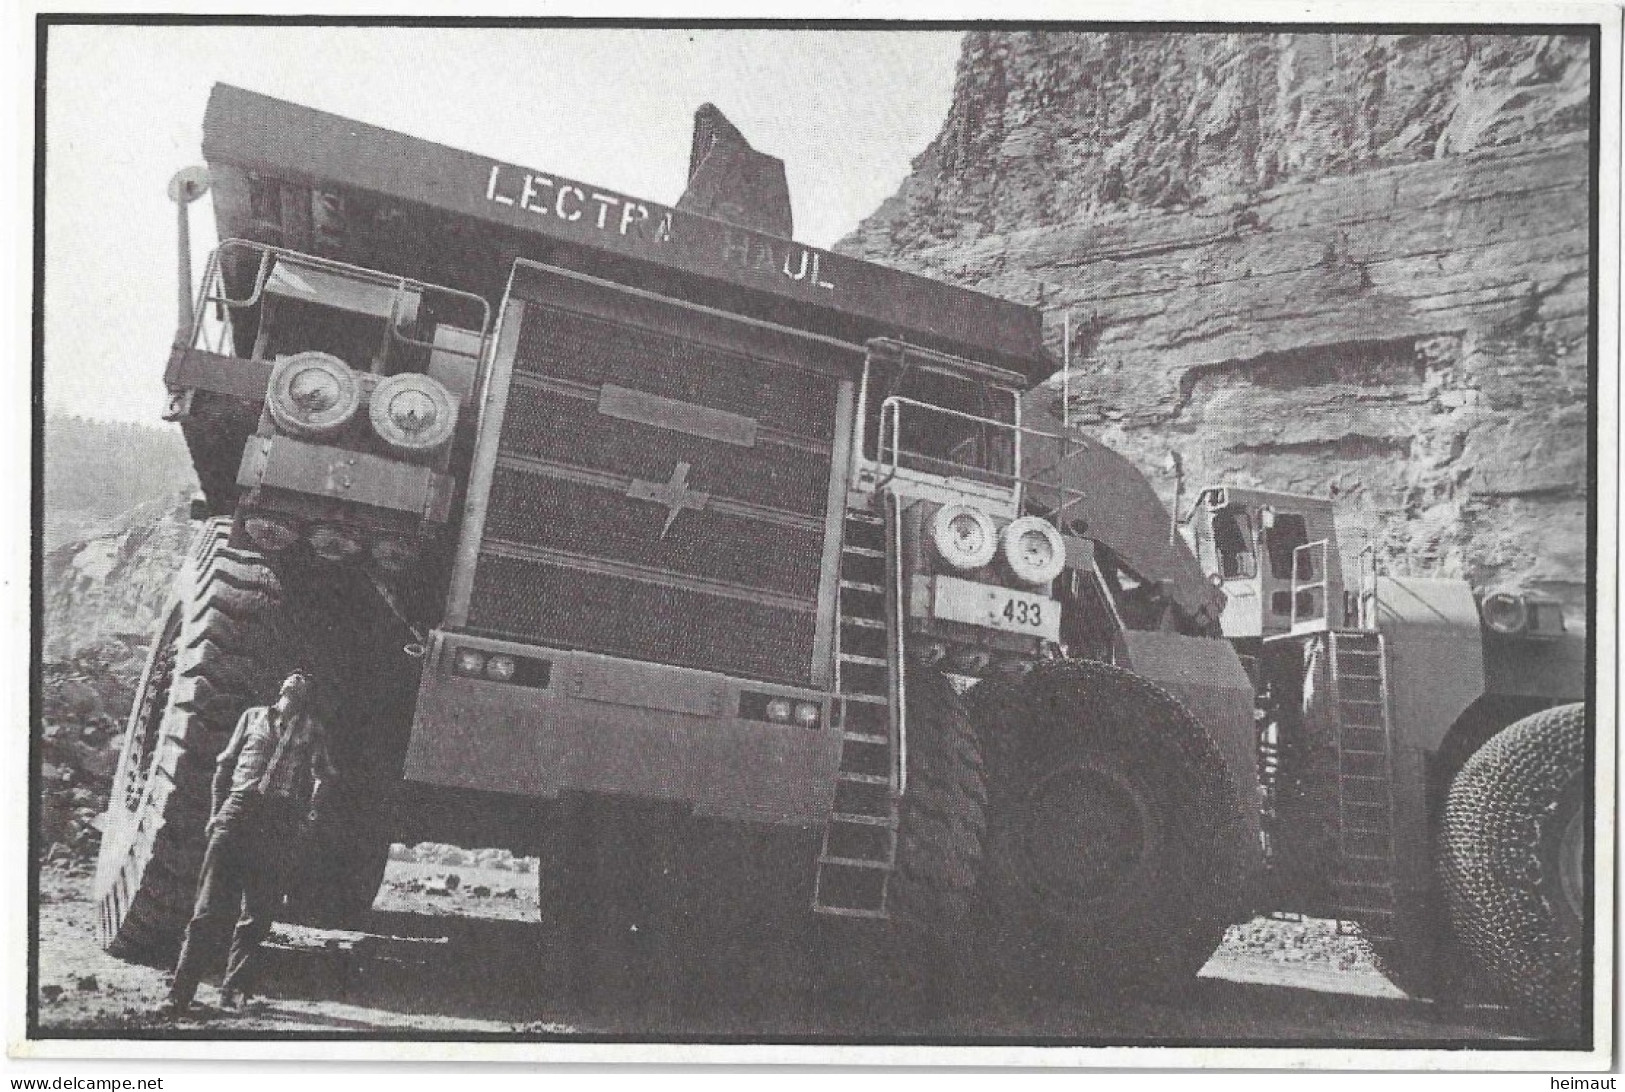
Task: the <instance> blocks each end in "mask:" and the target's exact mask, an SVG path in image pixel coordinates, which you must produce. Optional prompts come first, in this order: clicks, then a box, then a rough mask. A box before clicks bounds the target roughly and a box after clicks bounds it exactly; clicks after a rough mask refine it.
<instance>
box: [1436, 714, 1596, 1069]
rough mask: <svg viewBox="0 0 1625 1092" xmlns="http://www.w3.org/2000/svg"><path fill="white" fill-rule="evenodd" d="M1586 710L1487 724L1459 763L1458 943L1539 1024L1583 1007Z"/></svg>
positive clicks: (1454, 837) (1452, 870) (1449, 823)
mask: <svg viewBox="0 0 1625 1092" xmlns="http://www.w3.org/2000/svg"><path fill="white" fill-rule="evenodd" d="M1586 730H1587V726H1586V713H1585V707H1584V706H1583V705H1564V706H1559V707H1557V708H1554V709H1547V710H1543V711H1541V712H1539V713H1535V714H1534V715H1532V716H1528V717H1525V718H1523V719H1522V720H1519V721H1516V722H1514V723H1513V724H1511V725H1509V726H1508V727H1506V728H1504V729H1502V730H1501V731H1500V732H1499V733H1497V734H1496V735H1494V736H1492V737H1491V738H1490V740H1489V742H1487V743H1485V744H1484V746H1483V747H1481V748H1479V749H1478V751H1476V752H1475V753H1474V754H1473V756H1472V757H1471V758H1470V759H1468V760H1467V763H1466V765H1464V766H1463V767H1462V769H1461V772H1460V773H1458V774H1457V775H1456V779H1455V781H1454V782H1453V783H1452V784H1451V786H1450V793H1449V796H1448V798H1447V799H1446V801H1445V808H1444V818H1443V821H1442V823H1441V827H1440V845H1439V849H1440V884H1441V886H1442V887H1443V889H1444V892H1445V897H1446V900H1447V903H1448V905H1449V909H1450V916H1451V919H1452V921H1453V923H1454V926H1455V931H1456V937H1457V940H1458V942H1459V943H1460V945H1461V947H1462V949H1463V950H1464V951H1465V953H1466V954H1467V956H1468V957H1469V959H1470V960H1471V961H1472V963H1473V965H1474V967H1475V969H1476V970H1478V971H1479V972H1481V973H1482V974H1483V975H1484V977H1485V979H1486V980H1487V981H1488V982H1490V983H1491V984H1492V985H1493V986H1494V987H1495V988H1496V990H1497V991H1498V992H1499V993H1500V995H1501V996H1502V997H1503V998H1504V999H1505V1000H1507V1001H1508V1002H1509V1003H1511V1004H1512V1005H1513V1006H1514V1007H1516V1008H1517V1009H1519V1010H1520V1011H1521V1012H1522V1013H1523V1014H1524V1015H1526V1016H1527V1017H1529V1018H1531V1019H1532V1020H1533V1021H1535V1022H1536V1023H1537V1024H1538V1025H1540V1026H1541V1027H1542V1029H1544V1030H1546V1031H1549V1032H1551V1033H1553V1034H1558V1035H1563V1036H1565V1037H1579V1036H1580V1035H1581V1034H1582V1032H1583V1030H1584V1029H1583V1027H1582V1026H1581V1022H1582V1017H1583V1014H1584V1012H1585V984H1586V965H1585V959H1584V953H1585V935H1586V923H1585V904H1586V897H1585V896H1586V889H1587V886H1588V882H1589V881H1588V879H1587V876H1586V874H1585V856H1586V837H1587V830H1586V789H1587V786H1586V783H1585V750H1586Z"/></svg>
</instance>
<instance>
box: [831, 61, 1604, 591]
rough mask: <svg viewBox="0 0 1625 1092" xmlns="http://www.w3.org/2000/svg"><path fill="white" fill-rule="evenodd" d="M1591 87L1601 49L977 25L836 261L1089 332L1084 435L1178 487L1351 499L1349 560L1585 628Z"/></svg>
mask: <svg viewBox="0 0 1625 1092" xmlns="http://www.w3.org/2000/svg"><path fill="white" fill-rule="evenodd" d="M1589 88H1590V56H1589V52H1588V47H1587V43H1586V41H1585V40H1584V39H1579V38H1563V37H1551V36H1519V37H1505V36H1465V35H1463V36H1444V35H1406V36H1369V35H1328V34H1315V35H1304V34H1273V35H1271V34H1225V35H1207V34H1110V33H1091V34H1055V33H1021V34H993V33H985V34H984V33H976V34H971V35H968V36H967V38H966V43H965V47H964V53H963V55H962V57H961V60H960V67H959V75H958V81H957V89H956V93H955V100H954V103H953V106H952V108H951V109H950V112H949V116H948V119H947V121H946V122H945V123H944V125H943V128H942V131H941V133H940V134H939V135H938V137H937V139H936V140H935V141H934V142H933V143H932V144H931V146H930V147H928V148H927V149H926V150H925V151H924V152H923V153H922V154H921V155H920V156H919V157H918V158H917V159H916V161H915V168H914V172H913V174H912V176H911V177H910V178H909V179H908V180H907V181H905V182H904V184H903V186H902V187H901V188H900V190H899V191H898V193H897V194H896V195H895V196H894V197H892V198H891V199H890V200H888V201H887V202H886V203H884V204H883V205H882V206H881V208H880V209H879V210H877V211H876V212H875V214H874V215H873V216H871V217H870V218H869V219H868V220H867V221H865V222H864V224H863V225H861V226H860V227H859V228H858V230H857V231H856V232H854V233H853V234H852V235H851V236H850V237H849V238H848V239H846V240H844V241H843V242H842V244H840V246H839V247H838V248H837V249H841V250H844V251H846V252H848V253H855V254H859V255H861V256H864V257H867V258H871V259H874V260H878V261H883V262H887V263H890V264H894V265H899V266H903V267H905V268H910V269H913V270H916V271H918V272H923V273H926V274H928V275H931V276H935V277H939V278H943V279H947V280H952V281H956V282H958V283H962V284H968V285H971V286H973V287H977V288H980V289H982V290H984V291H989V292H992V293H994V294H997V295H1003V296H1007V297H1010V298H1014V299H1020V300H1023V301H1026V302H1036V303H1039V304H1040V305H1041V306H1042V307H1043V308H1044V310H1045V313H1046V324H1047V331H1048V334H1049V338H1050V343H1051V345H1052V346H1053V348H1054V349H1055V351H1056V353H1057V355H1058V356H1059V354H1060V353H1061V351H1062V348H1063V346H1062V344H1061V342H1062V340H1063V339H1062V329H1063V327H1064V326H1065V325H1070V328H1071V330H1072V344H1071V346H1070V348H1071V356H1072V363H1073V371H1072V377H1071V404H1070V409H1071V416H1072V420H1073V422H1074V423H1075V424H1077V425H1080V426H1082V427H1085V428H1087V429H1088V430H1090V431H1091V432H1093V433H1094V434H1096V435H1098V436H1099V437H1101V438H1102V439H1104V440H1105V441H1106V442H1107V443H1109V444H1111V445H1112V446H1114V447H1116V448H1118V449H1119V450H1121V451H1123V452H1124V453H1125V454H1128V455H1129V456H1130V457H1132V458H1135V459H1136V460H1137V461H1139V462H1140V464H1141V465H1142V467H1143V468H1144V469H1146V471H1147V472H1148V474H1149V475H1150V476H1151V477H1152V480H1153V482H1154V483H1155V484H1156V485H1157V486H1158V488H1159V489H1160V490H1162V491H1163V495H1164V499H1165V500H1170V501H1171V500H1172V491H1173V483H1172V481H1171V480H1169V479H1167V478H1166V477H1165V476H1162V475H1161V474H1160V473H1158V469H1159V468H1160V467H1161V466H1162V465H1163V463H1164V460H1165V456H1166V454H1167V452H1168V450H1169V449H1170V448H1172V449H1175V450H1178V451H1179V452H1180V453H1181V454H1182V455H1183V457H1184V463H1185V467H1186V472H1187V477H1188V483H1189V484H1190V485H1191V486H1196V485H1200V484H1205V483H1221V482H1225V481H1229V482H1232V483H1235V484H1238V485H1241V484H1245V485H1256V486H1263V487H1267V488H1277V489H1286V490H1290V491H1294V492H1303V493H1315V494H1319V495H1322V496H1324V495H1327V494H1328V493H1330V494H1332V495H1334V496H1335V497H1336V498H1337V499H1338V501H1339V503H1340V509H1339V518H1340V524H1341V527H1342V534H1343V538H1344V543H1343V545H1344V548H1345V552H1349V551H1352V550H1355V549H1358V547H1359V546H1360V545H1361V544H1362V543H1363V542H1364V541H1373V542H1375V543H1377V544H1378V546H1379V549H1380V550H1381V552H1382V554H1383V555H1384V556H1386V558H1387V559H1388V562H1387V564H1388V566H1389V568H1391V569H1397V570H1399V571H1411V572H1414V573H1419V574H1429V575H1465V576H1466V577H1468V578H1469V579H1470V580H1471V581H1472V582H1473V583H1474V584H1475V585H1476V586H1478V587H1480V588H1488V587H1518V588H1523V589H1525V590H1530V591H1541V592H1546V593H1548V594H1554V595H1557V596H1558V597H1560V598H1562V599H1563V600H1564V601H1565V603H1566V606H1567V608H1568V610H1567V613H1568V614H1569V616H1570V618H1571V619H1574V620H1575V621H1576V622H1578V621H1579V619H1580V618H1581V617H1582V615H1583V611H1584V602H1585V579H1586V571H1585V560H1586V513H1587V494H1588V477H1587V461H1586V460H1587V413H1588V383H1589V375H1590V370H1589V369H1590V364H1591V362H1590V360H1589V355H1588V334H1589V329H1588V321H1587V302H1588V294H1589V291H1590V279H1589V270H1588V253H1589V252H1588V217H1589V200H1590V188H1589V156H1590V149H1589V146H1588V134H1587V126H1588V124H1589V109H1590V100H1589ZM1057 393H1058V385H1057V384H1051V385H1050V387H1049V388H1047V389H1046V391H1040V392H1038V393H1037V394H1036V395H1035V397H1039V398H1046V397H1047V398H1050V399H1055V398H1056V396H1057ZM1188 495H1189V494H1187V497H1188Z"/></svg>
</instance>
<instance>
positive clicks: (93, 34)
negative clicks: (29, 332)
mask: <svg viewBox="0 0 1625 1092" xmlns="http://www.w3.org/2000/svg"><path fill="white" fill-rule="evenodd" d="M959 40H960V35H959V33H958V32H917V31H901V32H899V31H765V30H764V31H755V30H704V31H683V30H644V29H639V30H579V29H577V30H572V29H510V28H501V29H457V30H450V29H397V28H325V27H323V28H307V27H150V26H123V27H72V26H69V27H62V26H59V27H55V28H53V29H52V31H51V34H50V39H49V45H48V53H47V66H46V130H45V134H46V135H45V139H46V183H45V191H46V209H45V212H46V215H45V249H46V253H45V262H46V264H45V270H46V275H45V362H44V370H45V382H44V393H45V404H46V408H47V411H48V412H50V413H72V414H79V415H83V416H89V417H100V418H108V419H114V420H123V421H138V422H146V423H149V424H160V423H161V421H160V414H161V413H162V411H163V406H164V401H165V395H164V388H163V383H162V378H161V377H162V373H163V365H164V361H165V358H166V356H167V350H168V346H169V342H170V339H171V337H172V336H173V333H174V324H175V265H176V262H175V212H174V206H173V205H172V204H170V202H169V200H168V198H167V197H166V196H165V186H166V185H167V183H168V181H169V178H170V176H171V175H172V174H174V172H175V171H176V170H178V169H179V168H181V167H185V166H189V165H192V164H198V163H202V161H203V160H202V153H201V151H200V148H199V142H200V140H201V137H202V126H203V112H204V107H205V105H206V103H207V100H208V94H209V89H210V87H211V86H213V85H214V84H215V83H216V82H225V83H233V84H236V85H238V86H241V87H246V88H249V89H250V90H254V91H260V92H263V93H265V94H269V95H274V96H276V97H278V98H283V99H287V100H289V101H292V102H297V103H300V104H302V105H306V106H312V107H316V108H318V109H322V110H328V111H331V112H333V113H337V114H342V115H344V116H346V117H351V118H355V119H357V120H360V121H365V122H370V123H372V124H374V125H381V126H384V127H385V128H389V129H396V130H399V131H401V132H405V133H408V134H410V135H412V136H415V137H421V138H423V139H426V140H433V141H437V142H439V143H442V144H449V145H452V146H454V147H458V148H463V149H466V150H468V151H472V152H476V153H479V154H482V155H486V156H490V157H491V158H494V159H500V160H505V161H507V162H512V163H520V164H524V165H526V166H531V167H536V168H539V169H542V170H546V171H550V172H556V173H557V174H561V175H565V176H567V177H570V178H578V179H581V180H582V181H585V182H591V183H596V184H599V185H602V186H604V187H606V188H609V189H613V190H618V191H620V192H623V193H630V194H633V195H635V196H638V197H643V198H647V199H650V200H653V201H657V202H661V203H664V204H671V203H673V202H675V201H676V200H677V197H678V195H679V194H680V193H681V192H682V190H683V185H684V182H685V181H686V178H687V171H688V151H689V139H690V134H691V132H692V128H693V115H694V110H695V108H696V107H698V106H699V105H700V104H701V103H705V102H712V103H715V104H716V105H717V106H718V107H720V108H721V109H722V112H723V113H724V114H726V115H727V116H728V117H729V118H730V119H731V120H732V121H733V122H734V124H735V125H737V126H738V127H739V128H740V130H741V131H742V132H743V133H744V134H745V137H746V139H747V140H749V141H750V142H751V144H752V145H753V146H755V147H756V148H758V149H760V150H762V151H764V152H767V153H769V154H771V155H776V156H779V157H780V158H782V159H783V160H784V161H785V170H786V174H787V176H788V178H789V184H790V198H791V203H792V207H793V210H794V216H795V225H796V227H795V231H796V238H797V239H798V240H799V241H801V242H805V243H810V244H812V245H815V246H823V247H827V246H829V245H830V244H831V243H833V242H835V241H836V240H837V239H839V238H840V237H841V236H843V235H845V234H846V233H847V232H849V231H850V230H851V229H852V228H853V227H855V226H856V225H857V223H858V222H859V221H860V220H861V219H862V218H863V217H864V216H866V215H868V214H869V213H870V212H872V211H874V209H875V208H876V206H878V205H879V204H880V202H881V201H883V200H885V199H886V198H887V197H889V196H890V195H891V194H892V193H893V192H894V191H895V190H896V188H897V186H898V184H899V183H901V181H902V180H903V178H904V177H905V176H906V175H907V173H908V170H909V166H910V162H911V160H912V159H913V158H914V157H915V156H916V155H918V154H919V153H920V152H921V151H923V150H924V149H925V146H926V145H927V144H928V143H929V142H930V141H931V139H932V138H933V137H934V136H936V133H937V130H938V129H939V128H940V126H941V124H942V120H943V118H944V117H945V116H946V115H947V111H948V105H949V100H950V98H951V95H952V90H953V77H954V64H955V61H956V60H957V58H958V55H959ZM192 231H193V235H194V248H193V249H194V252H195V255H196V257H195V258H194V274H195V275H197V274H200V273H201V270H202V268H203V258H204V256H205V255H206V254H207V252H208V250H209V249H210V247H211V246H212V244H213V242H214V239H215V234H214V223H213V218H212V214H211V211H210V208H209V203H208V201H207V200H206V199H205V200H204V201H200V202H198V203H197V204H196V205H194V206H193V219H192Z"/></svg>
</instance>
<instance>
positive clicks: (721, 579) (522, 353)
mask: <svg viewBox="0 0 1625 1092" xmlns="http://www.w3.org/2000/svg"><path fill="white" fill-rule="evenodd" d="M524 324H525V325H524V329H523V330H522V332H521V334H520V337H519V343H518V349H517V354H516V358H515V361H514V376H513V384H512V387H511V389H510V393H509V398H508V404H507V407H506V410H505V414H504V418H503V425H502V433H501V436H500V437H499V440H498V446H497V453H498V454H497V469H496V472H495V475H494V478H493V481H492V487H491V492H490V494H489V496H488V498H487V504H486V516H485V526H484V535H483V539H482V541H481V543H480V550H479V554H478V557H477V560H476V564H475V570H474V581H473V587H472V591H471V595H470V599H469V604H468V615H467V625H468V627H469V628H470V629H474V630H478V631H481V632H486V633H491V634H494V635H499V636H504V637H511V638H516V639H519V640H524V641H531V642H535V643H538V644H546V645H552V646H555V647H564V648H575V649H582V650H584V651H590V652H601V653H605V654H609V655H617V656H625V657H628V658H631V659H637V660H646V661H651V662H657V663H669V664H674V665H679V666H683V667H693V668H700V669H704V670H711V671H719V672H724V673H727V674H732V675H737V676H740V677H744V678H754V679H763V680H773V681H778V682H786V683H793V684H806V683H808V682H809V681H810V678H811V673H812V666H813V665H812V656H813V643H814V629H815V618H816V602H817V596H818V581H819V574H820V563H821V559H822V555H823V549H824V537H825V527H824V510H825V504H826V500H827V497H828V491H829V486H830V470H831V467H830V440H831V436H832V433H833V429H834V418H835V396H836V380H835V379H834V378H832V377H829V376H825V375H821V374H818V373H815V372H811V371H806V370H802V369H798V368H793V367H790V366H788V365H786V364H783V363H778V362H774V361H768V360H762V359H758V358H755V357H752V356H750V355H748V354H746V353H743V352H740V351H738V350H737V349H735V348H731V347H729V346H727V345H721V344H710V343H705V342H697V341H694V340H691V339H688V338H683V337H678V336H674V335H671V334H667V333H662V332H659V331H655V330H650V329H648V328H646V327H643V326H634V325H629V324H621V323H615V322H610V321H607V320H605V319H602V318H597V317H591V316H586V315H582V314H579V313H576V312H572V311H567V310H563V309H559V308H553V307H546V306H542V305H537V304H529V305H527V309H526V312H525V316H524ZM629 406H630V407H632V408H630V409H628V408H627V407H629Z"/></svg>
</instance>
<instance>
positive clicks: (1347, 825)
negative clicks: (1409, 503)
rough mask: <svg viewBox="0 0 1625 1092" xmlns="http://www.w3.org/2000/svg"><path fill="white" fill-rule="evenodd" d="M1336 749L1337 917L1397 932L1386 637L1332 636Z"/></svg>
mask: <svg viewBox="0 0 1625 1092" xmlns="http://www.w3.org/2000/svg"><path fill="white" fill-rule="evenodd" d="M1326 641H1327V652H1328V661H1329V670H1328V675H1329V677H1330V680H1331V695H1330V696H1331V700H1332V708H1333V709H1334V710H1335V712H1336V716H1337V723H1336V727H1335V733H1336V734H1335V740H1336V744H1337V858H1338V860H1337V896H1336V897H1337V917H1338V921H1339V922H1340V923H1347V922H1358V923H1359V924H1360V927H1361V930H1362V932H1364V933H1365V935H1366V936H1367V937H1374V938H1377V939H1384V938H1391V937H1393V936H1394V935H1395V929H1396V924H1397V923H1396V917H1397V914H1398V908H1399V898H1398V889H1397V888H1398V875H1397V860H1396V858H1395V854H1394V787H1393V775H1394V768H1393V767H1394V763H1393V731H1392V726H1391V724H1390V723H1389V712H1388V708H1389V707H1388V669H1387V656H1386V652H1385V649H1384V647H1383V639H1382V634H1380V633H1372V632H1347V631H1344V632H1339V631H1337V630H1332V631H1329V632H1328V633H1327V634H1326Z"/></svg>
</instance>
